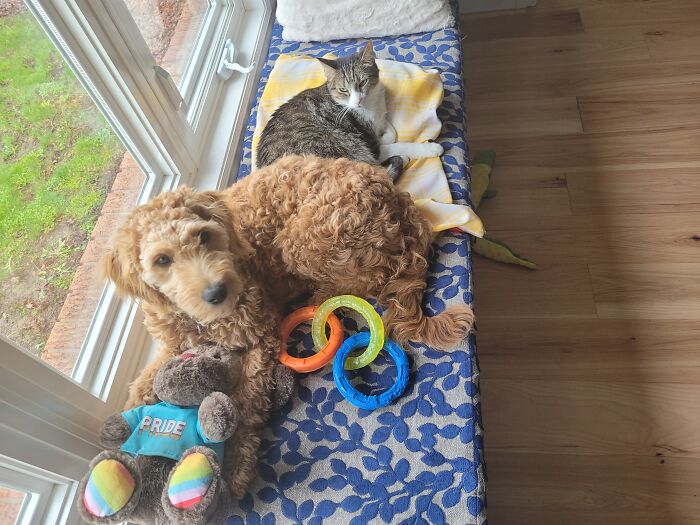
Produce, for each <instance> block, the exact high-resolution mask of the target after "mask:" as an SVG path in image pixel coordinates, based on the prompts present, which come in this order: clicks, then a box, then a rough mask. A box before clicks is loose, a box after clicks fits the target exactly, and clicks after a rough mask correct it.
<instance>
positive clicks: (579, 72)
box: [464, 44, 700, 103]
mask: <svg viewBox="0 0 700 525" xmlns="http://www.w3.org/2000/svg"><path fill="white" fill-rule="evenodd" d="M514 45H517V44H514ZM464 71H465V76H466V78H467V100H468V103H469V99H470V98H471V99H472V100H473V101H477V100H478V101H479V103H482V102H483V101H486V100H502V99H512V98H515V97H517V98H522V99H526V100H535V99H538V98H547V97H570V96H584V95H590V96H594V95H601V96H611V95H619V94H620V93H624V92H625V91H629V90H630V89H637V88H642V87H648V88H650V89H651V88H656V87H658V86H667V85H669V84H675V83H697V82H700V61H698V60H696V59H692V58H685V59H674V60H672V61H669V60H625V61H618V60H615V61H612V62H609V63H603V62H600V63H592V64H588V65H587V67H578V66H577V65H576V64H572V63H555V64H553V65H552V64H548V62H546V61H543V62H542V63H541V64H539V65H537V66H535V65H532V64H521V63H520V61H518V60H500V59H494V60H492V61H491V64H490V65H488V64H483V63H482V64H480V65H479V68H478V69H477V68H473V67H472V64H471V62H470V61H469V60H468V59H465V63H464Z"/></svg>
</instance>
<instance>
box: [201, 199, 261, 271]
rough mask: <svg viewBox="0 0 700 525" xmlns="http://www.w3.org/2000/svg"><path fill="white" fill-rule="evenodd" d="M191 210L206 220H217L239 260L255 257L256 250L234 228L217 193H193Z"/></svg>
mask: <svg viewBox="0 0 700 525" xmlns="http://www.w3.org/2000/svg"><path fill="white" fill-rule="evenodd" d="M191 198H192V202H191V203H190V206H191V208H192V209H193V210H194V212H195V213H196V214H197V215H199V216H200V217H202V218H203V219H206V220H215V221H216V222H218V223H219V224H221V225H222V226H223V227H224V228H226V231H227V232H228V237H229V249H230V250H231V253H233V254H234V255H235V256H236V257H237V258H239V259H250V258H251V257H253V255H255V248H253V246H252V245H251V244H250V243H249V242H248V240H247V239H245V238H243V236H242V235H240V234H239V233H238V232H237V231H236V230H234V228H233V219H232V217H231V212H230V211H229V209H228V207H227V206H226V203H224V201H223V200H221V195H220V193H219V192H217V191H202V192H198V193H193V194H192V196H191Z"/></svg>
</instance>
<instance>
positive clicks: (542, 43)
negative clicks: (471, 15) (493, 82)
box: [463, 28, 651, 70]
mask: <svg viewBox="0 0 700 525" xmlns="http://www.w3.org/2000/svg"><path fill="white" fill-rule="evenodd" d="M463 45H464V55H465V59H466V60H467V62H468V63H469V64H470V67H472V68H476V69H477V70H481V68H482V66H489V65H491V64H492V63H493V61H494V60H496V59H497V60H498V62H499V63H502V62H509V63H517V64H518V67H525V66H537V67H541V66H542V65H544V64H546V65H547V66H555V65H558V64H564V65H567V67H571V66H572V65H577V66H579V67H582V66H584V65H586V66H587V67H590V66H591V64H592V63H596V62H609V61H610V60H642V59H648V58H650V57H651V55H650V53H649V47H648V46H647V42H646V40H645V36H644V35H643V34H642V32H641V31H639V29H637V28H631V29H629V30H628V29H624V28H623V29H621V30H618V31H615V32H610V31H607V30H604V31H586V32H585V33H579V34H572V35H566V36H553V37H547V36H544V37H540V36H535V37H531V38H527V39H522V38H512V39H511V38H505V39H502V40H496V41H476V42H474V41H472V40H470V38H469V34H467V37H466V38H465V40H464V44H463Z"/></svg>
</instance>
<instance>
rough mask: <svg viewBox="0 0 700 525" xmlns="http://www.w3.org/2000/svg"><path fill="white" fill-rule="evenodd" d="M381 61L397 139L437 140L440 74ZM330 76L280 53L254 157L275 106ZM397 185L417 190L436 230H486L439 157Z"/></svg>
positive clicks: (414, 167) (412, 169)
mask: <svg viewBox="0 0 700 525" xmlns="http://www.w3.org/2000/svg"><path fill="white" fill-rule="evenodd" d="M329 57H330V55H329ZM377 66H378V67H379V74H380V78H381V80H382V83H383V84H384V86H385V88H386V92H387V112H388V119H389V121H390V122H391V123H392V124H393V125H394V128H396V131H397V132H398V139H397V140H398V141H401V142H426V141H428V140H434V139H437V138H438V135H439V134H440V130H441V128H442V123H441V122H440V119H439V118H438V117H437V108H438V106H439V105H440V103H441V102H442V95H443V88H442V79H441V78H440V74H439V73H437V72H434V71H425V70H423V69H422V68H421V67H420V66H417V65H415V64H405V63H402V62H395V61H393V60H381V59H378V60H377ZM325 81H326V77H325V75H324V73H323V69H322V67H321V65H320V64H319V62H318V61H317V60H315V59H314V58H311V57H303V56H295V55H284V54H283V55H280V57H279V58H278V59H277V61H276V62H275V66H274V68H273V69H272V71H271V72H270V79H269V80H268V82H267V85H266V86H265V89H264V91H263V94H262V96H261V98H260V106H259V108H258V113H257V122H256V125H255V133H254V135H253V142H252V149H253V162H254V159H255V152H256V149H257V146H258V142H259V140H260V134H261V133H262V130H263V129H265V126H266V125H267V122H268V121H269V120H270V117H271V116H272V114H273V113H274V112H275V110H276V109H277V108H278V107H280V106H281V105H282V104H284V103H285V102H286V101H287V100H289V99H290V98H292V97H293V96H294V95H296V94H297V93H300V92H301V91H303V90H305V89H309V88H313V87H317V86H320V85H321V84H323V83H324V82H325ZM396 185H397V186H398V188H399V189H401V190H402V191H407V192H408V193H410V194H411V197H413V200H414V202H415V203H416V206H418V208H419V209H420V211H421V213H422V214H423V216H424V217H425V218H426V219H427V220H428V222H430V224H431V226H432V228H433V231H435V232H439V231H443V230H447V229H449V228H455V227H456V228H460V229H462V230H463V231H466V232H468V233H470V234H472V235H475V236H477V237H482V236H483V235H484V227H483V225H482V223H481V220H480V219H479V217H478V216H477V215H476V214H475V213H474V211H473V210H472V209H471V208H470V207H469V206H466V205H462V204H454V203H453V202H452V195H451V193H450V188H449V185H448V183H447V176H446V175H445V171H444V170H443V167H442V161H441V160H440V159H439V158H438V157H434V158H430V159H416V160H412V161H411V162H409V163H408V166H407V167H405V168H404V171H403V173H402V174H401V176H400V177H399V180H398V181H397V183H396Z"/></svg>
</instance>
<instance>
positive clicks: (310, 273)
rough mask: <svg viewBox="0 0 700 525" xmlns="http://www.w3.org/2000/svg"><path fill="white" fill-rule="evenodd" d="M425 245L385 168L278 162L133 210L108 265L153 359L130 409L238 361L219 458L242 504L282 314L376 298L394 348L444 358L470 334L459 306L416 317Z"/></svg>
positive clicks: (424, 229) (419, 224)
mask: <svg viewBox="0 0 700 525" xmlns="http://www.w3.org/2000/svg"><path fill="white" fill-rule="evenodd" d="M431 239H432V234H431V231H430V228H429V226H428V224H427V223H426V222H425V220H424V219H423V218H422V217H421V215H420V213H419V212H418V209H417V208H416V207H415V205H414V204H413V202H412V200H411V198H410V196H409V195H408V194H407V193H401V192H399V191H398V190H397V189H396V188H395V187H394V185H393V183H392V181H391V180H390V179H389V177H388V176H387V174H386V170H385V169H384V168H381V167H379V166H370V165H368V164H362V163H357V162H352V161H349V160H347V159H320V158H316V157H298V156H294V157H286V158H283V159H280V160H279V161H277V162H276V163H274V164H272V165H270V166H267V167H265V168H263V169H261V170H258V171H256V172H255V173H253V174H251V175H250V176H248V177H246V178H245V179H243V180H242V181H240V182H238V183H236V184H234V185H233V186H231V187H230V188H228V189H226V190H224V191H221V192H196V191H194V190H191V189H188V188H179V189H178V190H175V191H172V192H167V193H164V194H162V195H160V196H158V197H156V198H155V199H153V200H152V201H151V202H149V203H147V204H145V205H143V206H140V207H139V208H137V209H135V210H134V211H133V212H132V213H131V215H130V216H129V218H128V219H127V221H126V223H125V224H124V225H123V226H122V227H121V229H120V230H119V232H118V234H117V238H116V243H115V246H114V248H113V250H112V251H111V253H109V254H108V255H107V256H106V257H105V260H104V265H103V268H104V272H105V274H106V276H107V277H108V278H109V279H111V280H112V281H113V282H114V283H115V284H116V286H117V288H118V290H119V291H120V292H122V293H123V294H126V295H129V296H132V297H137V298H139V299H140V300H141V307H142V309H143V311H144V313H145V317H146V321H145V322H146V325H147V327H148V330H149V331H150V333H151V334H152V335H153V337H154V338H155V339H156V340H158V341H159V343H160V344H161V359H159V360H157V362H156V363H154V364H152V365H151V366H149V367H148V368H147V369H145V370H144V371H143V372H142V374H141V376H140V377H139V378H138V379H137V380H136V381H135V382H134V384H133V385H132V388H131V392H130V394H131V395H130V400H129V404H130V405H136V404H142V403H147V402H154V401H155V396H154V394H153V390H152V384H153V375H154V372H155V371H156V370H157V369H158V367H159V366H160V362H161V361H162V360H164V359H167V358H168V357H169V356H171V355H173V354H177V353H180V352H182V351H183V350H185V349H187V348H190V347H192V346H197V345H201V344H216V345H221V346H224V347H227V348H230V349H232V350H234V351H235V350H238V351H241V352H243V353H244V357H243V365H242V366H243V371H242V377H241V380H240V382H239V386H238V390H237V391H236V393H235V394H234V400H237V401H238V405H239V407H240V409H241V411H242V413H241V418H240V420H241V421H242V422H244V424H241V425H240V428H239V430H238V431H237V433H236V435H235V436H234V437H233V438H232V439H231V440H229V445H227V456H226V457H227V461H226V463H227V465H226V468H225V471H226V473H227V474H228V476H229V477H228V481H229V483H230V486H231V489H232V491H233V493H234V495H235V496H240V495H241V494H242V493H243V491H244V490H245V488H246V487H247V485H248V483H249V482H250V480H251V479H252V477H253V476H254V474H255V470H256V468H255V467H256V451H257V447H258V444H259V439H260V438H259V433H260V427H261V426H262V425H263V424H264V422H265V421H266V419H267V416H268V413H269V412H270V409H271V406H272V401H271V397H272V391H273V389H274V387H275V378H274V374H275V365H276V363H277V353H278V348H279V338H278V333H277V331H278V326H279V316H280V314H281V311H282V308H283V306H284V305H285V304H286V303H288V302H289V301H290V299H292V298H294V297H296V296H298V295H299V294H301V293H312V294H313V298H312V302H313V303H316V304H318V303H319V302H321V301H322V300H324V299H325V298H328V297H331V296H333V295H339V294H355V295H358V296H360V297H373V298H376V299H377V300H378V302H379V303H380V304H382V305H384V306H386V307H387V309H386V312H385V313H384V321H385V323H386V325H387V329H388V331H389V333H390V334H391V335H392V337H393V338H394V339H396V340H398V341H399V342H402V343H403V342H406V341H408V340H412V341H417V342H423V343H426V344H428V345H430V346H433V347H436V348H443V349H447V348H449V347H451V346H453V345H454V344H456V343H457V342H458V341H459V340H461V339H462V338H463V337H464V336H465V335H466V333H467V332H468V331H469V329H470V328H471V325H472V321H473V315H472V311H471V310H470V309H469V308H468V307H466V306H464V307H457V308H453V309H448V310H447V311H445V312H442V313H440V314H438V315H436V316H433V317H427V316H425V315H424V314H423V311H422V309H421V301H422V297H423V292H424V290H425V286H426V285H425V277H426V272H427V270H428V262H427V258H428V256H429V252H430V245H431Z"/></svg>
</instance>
